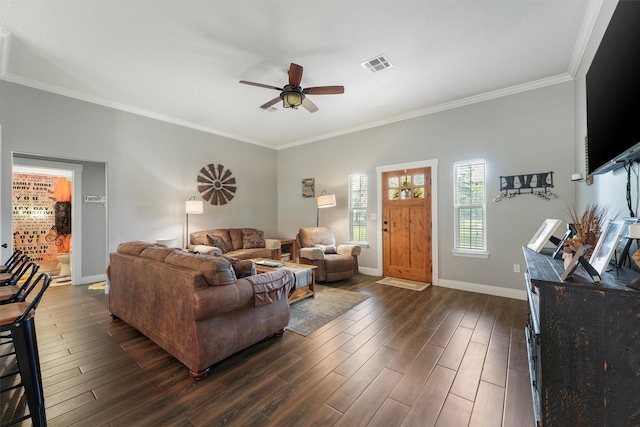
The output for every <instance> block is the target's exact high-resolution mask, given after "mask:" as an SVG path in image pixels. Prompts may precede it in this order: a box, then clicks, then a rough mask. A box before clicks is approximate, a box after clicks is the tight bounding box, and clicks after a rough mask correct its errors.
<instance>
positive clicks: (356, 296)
mask: <svg viewBox="0 0 640 427" xmlns="http://www.w3.org/2000/svg"><path fill="white" fill-rule="evenodd" d="M315 291H316V297H315V298H305V299H303V300H300V301H297V302H294V303H293V304H291V307H290V309H291V318H290V320H289V326H287V330H289V331H292V332H295V333H296V334H300V335H303V336H305V337H306V336H307V335H309V334H311V333H312V332H313V331H316V330H318V329H320V328H321V327H323V326H324V325H326V324H327V323H329V322H331V321H332V320H334V319H336V318H338V317H339V316H341V315H342V314H344V313H346V312H347V311H349V310H351V309H352V308H353V307H355V306H356V305H358V304H360V303H361V302H362V301H364V300H366V299H367V298H369V296H368V295H363V294H360V293H358V292H351V291H345V290H344V289H338V288H332V287H330V286H323V285H315Z"/></svg>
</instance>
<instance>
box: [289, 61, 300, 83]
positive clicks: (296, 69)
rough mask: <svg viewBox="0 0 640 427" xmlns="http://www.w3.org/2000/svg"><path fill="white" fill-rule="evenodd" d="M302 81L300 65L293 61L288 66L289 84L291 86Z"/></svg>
mask: <svg viewBox="0 0 640 427" xmlns="http://www.w3.org/2000/svg"><path fill="white" fill-rule="evenodd" d="M301 81H302V67H301V66H300V65H298V64H294V63H293V62H292V63H291V65H290V66H289V84H290V85H293V86H300V82H301Z"/></svg>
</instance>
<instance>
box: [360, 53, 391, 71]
mask: <svg viewBox="0 0 640 427" xmlns="http://www.w3.org/2000/svg"><path fill="white" fill-rule="evenodd" d="M360 65H362V66H363V67H364V68H365V70H369V71H370V72H372V73H376V72H378V71H382V70H384V69H386V68H391V67H393V64H392V63H391V61H389V58H387V57H386V56H385V55H384V54H383V55H378V56H376V57H375V58H371V59H368V60H366V61H364V62H363V63H362V64H360Z"/></svg>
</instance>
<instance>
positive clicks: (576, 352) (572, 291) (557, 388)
mask: <svg viewBox="0 0 640 427" xmlns="http://www.w3.org/2000/svg"><path fill="white" fill-rule="evenodd" d="M523 250H524V257H525V260H526V264H527V273H526V274H525V277H526V282H527V294H528V300H529V301H528V302H529V317H528V322H527V325H526V327H525V334H526V337H527V347H528V353H529V370H530V374H531V385H532V394H533V405H534V412H535V414H536V422H537V425H538V426H544V427H554V426H561V427H568V426H616V427H617V426H638V425H640V291H637V290H634V289H631V288H628V287H627V286H626V285H625V283H629V281H630V280H631V279H633V278H634V277H637V273H634V272H631V271H629V270H625V269H621V270H620V271H618V272H608V273H605V274H604V277H603V278H602V281H601V282H600V283H597V284H596V283H593V282H592V281H591V279H589V278H588V276H587V275H586V273H585V272H584V270H583V269H582V268H579V269H578V271H577V272H576V273H575V274H574V276H572V277H570V278H569V279H568V280H567V281H565V282H563V281H562V279H561V278H560V275H561V274H562V272H563V270H564V268H563V262H562V260H556V259H553V258H552V257H551V256H549V255H548V254H546V253H542V254H538V253H536V252H534V251H532V250H530V249H529V248H527V247H524V248H523Z"/></svg>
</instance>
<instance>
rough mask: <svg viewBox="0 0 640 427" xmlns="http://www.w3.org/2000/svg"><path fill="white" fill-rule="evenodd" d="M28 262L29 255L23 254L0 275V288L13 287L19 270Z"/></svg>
mask: <svg viewBox="0 0 640 427" xmlns="http://www.w3.org/2000/svg"><path fill="white" fill-rule="evenodd" d="M28 261H29V255H27V254H23V255H21V256H19V257H18V259H17V260H16V261H15V262H14V263H13V264H12V265H11V266H10V268H9V269H8V270H7V271H5V272H4V273H0V286H7V285H15V284H16V281H17V280H18V278H17V276H18V274H20V270H21V269H22V268H24V266H25V264H26V263H27V262H28Z"/></svg>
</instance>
